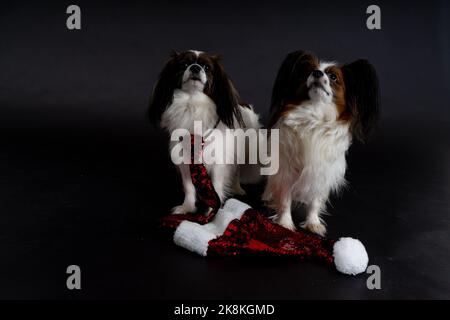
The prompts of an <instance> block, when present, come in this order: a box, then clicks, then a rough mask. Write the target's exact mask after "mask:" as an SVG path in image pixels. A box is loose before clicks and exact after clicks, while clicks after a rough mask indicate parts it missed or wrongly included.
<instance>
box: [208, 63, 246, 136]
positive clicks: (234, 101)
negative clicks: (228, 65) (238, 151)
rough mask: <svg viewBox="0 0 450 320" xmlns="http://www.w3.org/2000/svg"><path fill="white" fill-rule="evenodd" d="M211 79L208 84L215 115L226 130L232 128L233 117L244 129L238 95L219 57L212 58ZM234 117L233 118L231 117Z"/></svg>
mask: <svg viewBox="0 0 450 320" xmlns="http://www.w3.org/2000/svg"><path fill="white" fill-rule="evenodd" d="M213 61H214V67H213V79H212V83H211V84H210V92H211V94H210V96H211V99H212V100H213V101H214V103H215V104H216V107H217V115H218V116H219V119H220V121H222V122H223V123H224V124H225V125H226V126H227V127H228V128H234V117H236V120H237V121H238V123H239V124H240V125H241V126H242V127H244V121H243V119H242V114H241V111H240V109H239V94H238V93H237V91H236V89H235V88H234V86H233V83H232V82H231V79H230V77H229V76H228V75H227V74H226V72H225V70H224V68H223V66H222V63H221V62H220V56H213ZM233 116H234V117H233Z"/></svg>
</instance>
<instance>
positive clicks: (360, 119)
mask: <svg viewBox="0 0 450 320" xmlns="http://www.w3.org/2000/svg"><path fill="white" fill-rule="evenodd" d="M341 70H342V73H343V76H344V83H345V100H346V102H347V110H348V111H349V112H350V114H351V125H350V130H351V132H352V134H353V136H354V137H355V138H357V139H358V140H360V141H361V142H364V141H366V140H367V138H368V137H369V135H370V133H371V132H372V130H373V128H374V127H375V124H376V121H377V119H378V115H379V102H380V87H379V81H378V76H377V73H376V71H375V68H374V67H373V66H372V65H371V64H370V63H369V62H368V61H367V60H362V59H361V60H356V61H354V62H352V63H349V64H347V65H344V66H343V67H342V68H341Z"/></svg>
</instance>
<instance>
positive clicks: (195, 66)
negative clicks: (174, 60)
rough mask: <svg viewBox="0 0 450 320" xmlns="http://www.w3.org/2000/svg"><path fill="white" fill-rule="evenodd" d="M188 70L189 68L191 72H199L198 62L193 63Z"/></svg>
mask: <svg viewBox="0 0 450 320" xmlns="http://www.w3.org/2000/svg"><path fill="white" fill-rule="evenodd" d="M189 70H191V72H192V73H199V72H200V70H201V68H200V66H199V65H198V64H193V65H192V66H191V67H190V68H189Z"/></svg>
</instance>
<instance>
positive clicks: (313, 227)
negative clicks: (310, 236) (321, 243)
mask: <svg viewBox="0 0 450 320" xmlns="http://www.w3.org/2000/svg"><path fill="white" fill-rule="evenodd" d="M302 227H303V228H304V229H306V230H308V231H310V232H312V233H315V234H318V235H319V236H322V237H324V236H325V234H326V233H327V228H326V227H325V225H324V224H323V223H320V222H316V223H312V222H305V223H304V224H303V225H302Z"/></svg>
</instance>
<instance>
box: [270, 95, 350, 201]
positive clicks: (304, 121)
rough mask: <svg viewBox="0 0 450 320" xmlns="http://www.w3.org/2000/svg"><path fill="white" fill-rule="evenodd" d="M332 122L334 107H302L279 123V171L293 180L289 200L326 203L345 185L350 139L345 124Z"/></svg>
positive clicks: (334, 114)
mask: <svg viewBox="0 0 450 320" xmlns="http://www.w3.org/2000/svg"><path fill="white" fill-rule="evenodd" d="M336 118H337V113H336V109H335V107H334V105H317V104H316V105H312V104H302V105H301V106H299V107H297V108H296V109H295V110H293V111H291V112H290V113H289V114H288V115H287V116H286V117H284V118H282V119H280V120H279V122H278V124H277V127H278V128H279V129H280V170H288V171H289V172H290V173H289V174H291V175H292V179H294V180H295V182H294V183H293V187H292V189H293V190H292V195H293V200H296V201H299V202H305V203H310V202H311V201H312V200H313V199H318V198H323V199H326V198H327V197H328V194H329V192H330V191H337V190H338V189H339V187H341V186H342V185H343V184H344V183H345V179H344V176H345V170H346V160H345V154H346V151H347V150H348V148H349V146H350V143H351V135H350V132H349V125H348V123H344V122H341V121H338V120H336ZM284 168H286V169H284Z"/></svg>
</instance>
